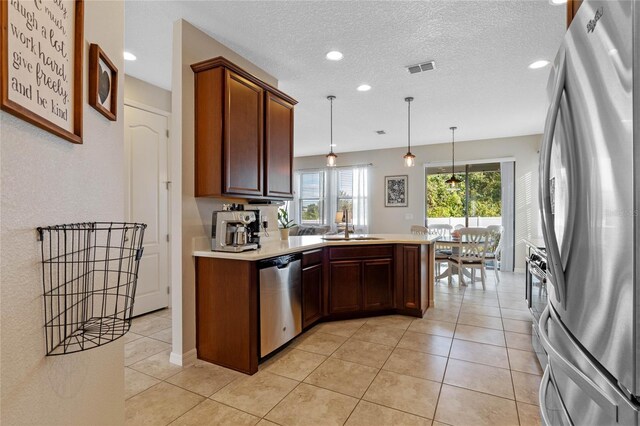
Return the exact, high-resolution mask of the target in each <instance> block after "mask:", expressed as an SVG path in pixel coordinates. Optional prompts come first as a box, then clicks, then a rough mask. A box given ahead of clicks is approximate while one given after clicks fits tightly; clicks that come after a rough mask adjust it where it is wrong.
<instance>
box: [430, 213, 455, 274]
mask: <svg viewBox="0 0 640 426" xmlns="http://www.w3.org/2000/svg"><path fill="white" fill-rule="evenodd" d="M427 228H428V229H429V235H433V236H438V237H440V238H441V239H443V240H448V239H450V238H451V231H453V226H451V225H448V224H446V223H438V224H433V225H429V226H428V227H427ZM452 250H453V248H452V247H451V246H448V245H444V244H443V243H438V245H437V248H436V252H435V263H436V271H437V274H438V275H437V276H440V267H441V266H442V264H447V265H449V256H451V255H452V254H453V251H452Z"/></svg>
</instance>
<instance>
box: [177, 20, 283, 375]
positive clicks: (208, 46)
mask: <svg viewBox="0 0 640 426" xmlns="http://www.w3.org/2000/svg"><path fill="white" fill-rule="evenodd" d="M216 56H224V57H225V58H227V59H229V60H230V61H231V62H233V63H235V64H237V65H238V66H240V67H241V68H243V69H245V70H247V71H248V72H250V73H251V74H253V75H255V76H256V77H258V78H260V79H261V80H263V81H265V82H267V83H269V84H271V85H272V86H274V87H277V86H278V81H277V80H276V79H275V78H274V77H273V76H271V75H269V74H268V73H266V72H265V71H264V70H262V69H260V68H258V67H257V66H255V65H254V64H252V63H251V62H249V61H247V60H246V59H244V58H243V57H241V56H240V55H238V54H237V53H235V52H234V51H232V50H231V49H229V48H227V47H226V46H224V45H222V44H221V43H219V42H218V41H216V40H214V39H212V38H211V37H209V36H207V35H206V34H205V33H203V32H202V31H200V30H198V29H197V28H195V27H194V26H193V25H191V24H189V23H188V22H186V21H184V20H180V21H177V22H176V23H175V24H174V29H173V62H172V67H173V68H172V78H171V80H172V81H171V87H172V111H173V114H172V124H171V128H172V132H173V135H174V138H173V140H172V152H171V175H172V179H173V182H174V185H173V188H175V189H176V190H178V189H180V188H181V190H182V193H181V194H176V193H173V194H172V199H173V200H174V202H173V203H172V211H171V216H172V226H171V228H172V230H171V234H172V235H173V236H174V238H173V240H172V247H171V250H172V252H173V253H181V254H182V255H181V259H178V256H176V257H175V258H174V259H172V265H171V267H172V272H171V275H172V280H171V281H172V285H173V287H172V310H173V322H172V327H173V344H172V345H173V349H172V354H171V360H172V362H175V363H179V364H188V363H190V362H192V361H193V357H194V355H195V347H196V331H195V324H196V323H195V261H194V258H193V256H192V252H193V244H194V240H199V239H206V238H207V237H208V236H209V235H210V232H211V213H212V212H213V211H214V210H220V209H221V207H222V202H223V201H222V200H220V199H212V198H195V197H194V193H195V191H194V144H195V138H194V78H193V71H192V70H191V64H194V63H196V62H200V61H203V60H206V59H210V58H214V57H216ZM231 201H235V202H239V201H240V200H227V201H225V202H231ZM274 225H275V224H274ZM276 233H277V232H276Z"/></svg>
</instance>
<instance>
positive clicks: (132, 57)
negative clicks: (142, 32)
mask: <svg viewBox="0 0 640 426" xmlns="http://www.w3.org/2000/svg"><path fill="white" fill-rule="evenodd" d="M122 56H124V60H125V61H135V60H136V59H137V58H136V55H134V54H133V53H131V52H127V51H126V50H125V51H124V53H123V54H122Z"/></svg>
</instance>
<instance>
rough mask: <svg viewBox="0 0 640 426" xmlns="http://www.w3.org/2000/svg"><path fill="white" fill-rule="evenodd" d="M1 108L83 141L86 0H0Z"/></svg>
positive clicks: (55, 132) (67, 136)
mask: <svg viewBox="0 0 640 426" xmlns="http://www.w3.org/2000/svg"><path fill="white" fill-rule="evenodd" d="M0 3H1V6H0V22H1V23H2V32H1V37H2V38H1V40H0V48H1V49H2V51H1V52H2V78H1V80H2V81H1V86H2V87H1V88H2V104H1V107H2V109H3V110H4V111H7V112H9V113H11V114H13V115H15V116H17V117H20V118H22V119H23V120H26V121H28V122H30V123H32V124H34V125H36V126H38V127H40V128H42V129H44V130H47V131H49V132H51V133H54V134H56V135H58V136H60V137H61V138H64V139H66V140H68V141H70V142H73V143H82V53H83V50H84V31H83V30H84V28H83V27H84V3H83V0H0Z"/></svg>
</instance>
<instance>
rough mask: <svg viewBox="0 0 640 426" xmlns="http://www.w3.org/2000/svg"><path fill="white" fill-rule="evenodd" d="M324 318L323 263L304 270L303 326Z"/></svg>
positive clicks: (305, 326)
mask: <svg viewBox="0 0 640 426" xmlns="http://www.w3.org/2000/svg"><path fill="white" fill-rule="evenodd" d="M320 318H322V264H321V263H320V264H317V265H313V266H309V267H308V268H304V269H303V270H302V328H307V327H309V326H310V325H312V324H313V323H315V322H316V321H318V320H319V319H320Z"/></svg>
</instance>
